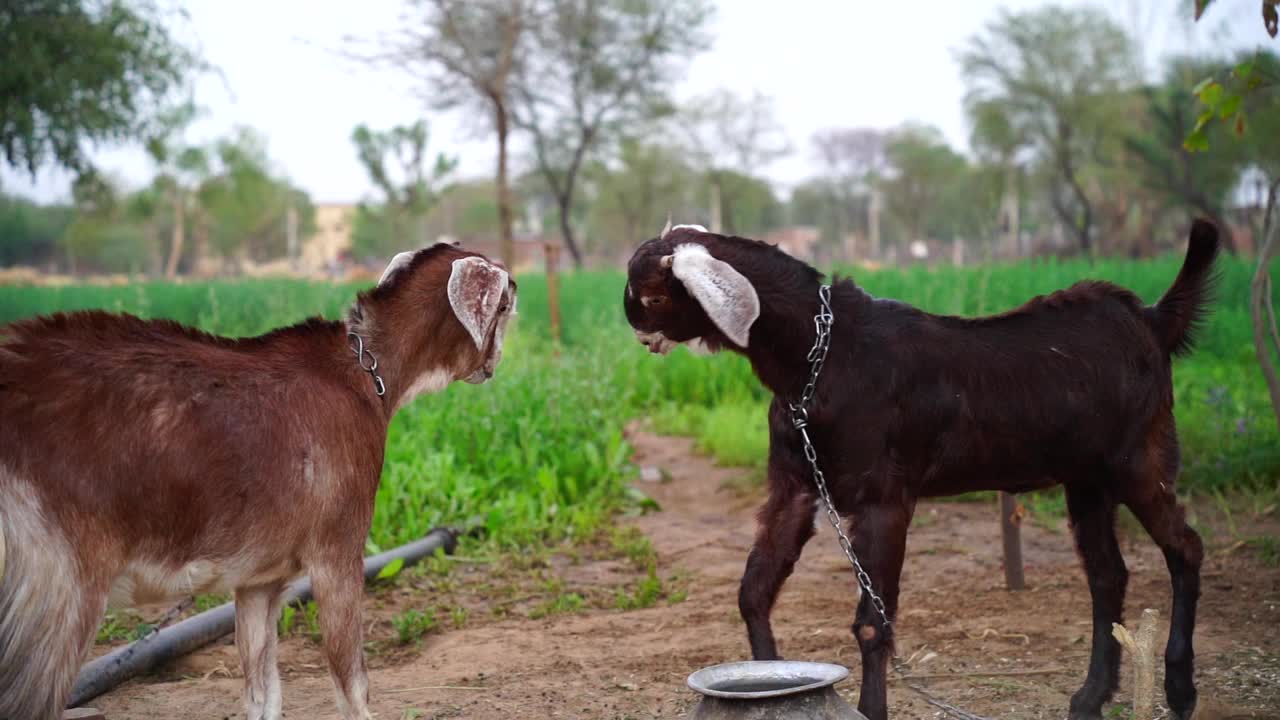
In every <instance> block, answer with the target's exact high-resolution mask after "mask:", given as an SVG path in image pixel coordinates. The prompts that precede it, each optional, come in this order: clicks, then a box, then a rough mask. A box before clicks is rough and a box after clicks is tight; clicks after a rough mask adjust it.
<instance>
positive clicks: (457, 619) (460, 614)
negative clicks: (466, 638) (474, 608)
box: [449, 605, 470, 630]
mask: <svg viewBox="0 0 1280 720" xmlns="http://www.w3.org/2000/svg"><path fill="white" fill-rule="evenodd" d="M449 615H450V617H452V618H453V626H454V627H455V628H458V629H459V630H461V629H462V627H463V626H465V625H466V624H467V617H468V616H469V615H470V612H469V611H468V610H467V609H466V608H464V607H462V606H461V605H459V606H457V607H455V608H454V609H453V610H451V611H450V612H449Z"/></svg>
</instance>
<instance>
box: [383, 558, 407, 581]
mask: <svg viewBox="0 0 1280 720" xmlns="http://www.w3.org/2000/svg"><path fill="white" fill-rule="evenodd" d="M403 569H404V558H396V559H394V560H392V561H391V562H389V563H387V564H386V566H385V567H383V568H382V569H381V570H379V571H378V577H377V578H376V579H377V580H390V579H391V578H393V577H395V576H397V575H399V574H400V571H401V570H403Z"/></svg>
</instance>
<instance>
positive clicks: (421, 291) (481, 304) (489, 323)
mask: <svg viewBox="0 0 1280 720" xmlns="http://www.w3.org/2000/svg"><path fill="white" fill-rule="evenodd" d="M361 300H362V304H363V303H366V302H367V303H368V304H369V305H371V306H372V309H373V311H374V313H375V317H374V318H373V319H372V320H371V322H372V323H373V324H374V325H375V326H376V327H375V329H374V331H375V333H376V335H377V337H378V338H379V340H380V341H381V342H382V343H383V344H389V345H395V346H396V347H395V348H394V352H395V354H396V355H397V356H398V357H400V358H402V363H403V365H404V366H405V367H404V368H403V371H405V372H406V373H408V374H409V375H408V377H407V378H405V379H404V383H405V384H406V385H409V386H410V387H411V389H410V390H409V391H408V392H407V394H408V396H409V397H406V398H405V399H404V400H403V402H407V401H408V400H409V399H412V396H413V395H416V394H418V393H419V392H423V391H429V390H431V389H439V388H438V387H434V386H436V385H439V386H441V387H442V386H443V385H445V384H448V383H449V382H452V381H453V380H465V381H467V382H469V383H482V382H484V381H486V380H488V379H489V378H491V377H493V374H494V372H495V370H496V369H497V366H498V362H499V361H501V359H502V342H503V337H504V335H505V334H506V329H507V322H508V320H510V318H511V316H512V315H513V314H515V308H516V283H515V281H514V280H512V279H511V276H510V274H509V273H508V272H507V270H506V269H505V268H504V267H502V265H500V264H499V263H496V262H494V261H492V260H489V259H487V258H485V257H484V256H482V255H478V254H476V253H473V252H468V251H465V250H462V249H461V248H458V247H456V246H454V245H446V244H438V245H435V246H433V247H430V248H425V249H423V250H416V251H412V252H403V253H400V254H399V255H396V256H395V258H393V259H392V260H391V262H390V263H389V264H388V265H387V269H386V270H384V271H383V273H382V278H381V279H380V280H378V285H377V287H375V288H374V289H373V290H372V291H370V292H369V293H368V294H367V295H365V296H362V297H361ZM361 322H370V321H368V320H362V321H361ZM420 386H422V387H420Z"/></svg>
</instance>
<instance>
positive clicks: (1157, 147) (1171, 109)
mask: <svg viewBox="0 0 1280 720" xmlns="http://www.w3.org/2000/svg"><path fill="white" fill-rule="evenodd" d="M1205 72H1210V70H1207V69H1206V68H1204V67H1203V64H1202V63H1196V62H1194V61H1191V60H1180V61H1175V62H1174V63H1172V64H1171V67H1170V71H1169V75H1168V78H1167V79H1166V80H1165V82H1164V83H1163V84H1162V85H1159V86H1155V87H1150V88H1146V89H1145V90H1144V91H1143V96H1144V98H1145V101H1146V113H1145V115H1146V117H1147V118H1148V122H1149V127H1146V128H1142V129H1141V130H1140V131H1137V132H1131V133H1129V134H1128V135H1127V137H1126V138H1125V147H1126V149H1127V150H1128V151H1129V153H1130V154H1132V155H1133V156H1134V157H1135V158H1136V159H1137V160H1138V163H1137V165H1138V168H1139V170H1140V172H1141V176H1142V179H1143V180H1144V182H1145V183H1146V184H1147V186H1148V187H1151V188H1153V189H1155V190H1156V191H1157V192H1158V193H1160V194H1161V195H1162V196H1163V197H1164V198H1165V199H1166V200H1167V201H1168V202H1169V203H1170V204H1174V205H1177V206H1181V207H1186V208H1189V209H1192V210H1195V211H1196V212H1198V213H1200V214H1202V215H1205V216H1207V217H1208V218H1210V219H1211V220H1213V221H1214V223H1216V224H1217V225H1218V227H1219V228H1220V232H1221V233H1222V237H1223V240H1224V245H1225V246H1226V247H1227V249H1229V250H1230V251H1232V252H1235V250H1236V247H1235V243H1234V241H1233V239H1232V235H1231V228H1230V224H1229V223H1228V222H1227V219H1226V210H1227V207H1228V203H1229V202H1230V198H1231V193H1232V191H1233V190H1234V189H1235V186H1236V185H1237V183H1238V182H1239V179H1240V171H1241V169H1242V167H1243V161H1244V158H1243V157H1242V153H1241V152H1240V151H1241V147H1240V146H1239V144H1238V143H1237V144H1235V145H1234V146H1232V145H1231V144H1228V145H1226V146H1224V147H1221V148H1219V149H1218V151H1216V152H1213V153H1202V152H1192V151H1189V150H1187V149H1186V148H1185V147H1184V142H1183V141H1184V139H1185V138H1186V136H1187V134H1188V133H1190V132H1191V129H1192V127H1193V126H1194V124H1195V122H1196V113H1195V108H1194V101H1193V99H1194V96H1193V94H1192V92H1191V90H1190V88H1189V85H1190V84H1191V82H1193V81H1194V78H1198V77H1201V76H1202V75H1203V74H1204V73H1205ZM1222 130H1224V128H1207V129H1206V131H1207V132H1211V133H1212V134H1214V135H1222V134H1225V133H1223V132H1222Z"/></svg>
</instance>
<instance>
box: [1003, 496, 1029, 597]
mask: <svg viewBox="0 0 1280 720" xmlns="http://www.w3.org/2000/svg"><path fill="white" fill-rule="evenodd" d="M1000 539H1001V540H1002V541H1003V542H1004V584H1005V587H1006V588H1008V589H1010V590H1022V589H1023V588H1025V587H1026V583H1025V581H1024V579H1023V576H1022V519H1021V516H1020V515H1019V514H1018V501H1017V500H1016V499H1015V498H1014V497H1013V494H1012V493H1007V492H1002V493H1000Z"/></svg>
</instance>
